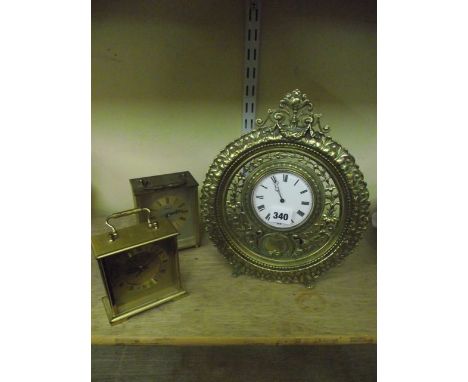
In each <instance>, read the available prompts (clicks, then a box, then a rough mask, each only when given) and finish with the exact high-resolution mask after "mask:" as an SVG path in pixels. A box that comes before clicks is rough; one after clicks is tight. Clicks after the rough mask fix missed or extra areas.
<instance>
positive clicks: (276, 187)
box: [273, 179, 284, 203]
mask: <svg viewBox="0 0 468 382" xmlns="http://www.w3.org/2000/svg"><path fill="white" fill-rule="evenodd" d="M273 184H274V186H275V191H276V192H277V193H278V195H279V197H280V202H281V203H284V198H283V196H282V195H281V191H280V189H279V182H278V180H276V179H274V180H273Z"/></svg>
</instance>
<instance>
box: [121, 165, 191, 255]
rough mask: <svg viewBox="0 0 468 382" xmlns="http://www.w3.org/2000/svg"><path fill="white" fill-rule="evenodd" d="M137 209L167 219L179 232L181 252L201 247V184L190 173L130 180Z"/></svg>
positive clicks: (184, 172)
mask: <svg viewBox="0 0 468 382" xmlns="http://www.w3.org/2000/svg"><path fill="white" fill-rule="evenodd" d="M130 185H131V187H132V193H133V200H134V204H135V207H140V208H141V207H146V208H149V209H150V210H151V213H152V216H153V217H154V218H155V219H159V218H163V217H166V218H168V219H169V220H170V221H171V223H172V224H173V225H174V227H175V228H176V229H177V231H178V232H179V236H178V238H177V240H178V245H179V249H184V248H190V247H194V246H197V247H198V246H199V245H200V219H199V213H198V183H197V182H196V180H195V179H194V178H193V176H192V174H190V172H188V171H183V172H176V173H172V174H164V175H155V176H148V177H143V178H135V179H130Z"/></svg>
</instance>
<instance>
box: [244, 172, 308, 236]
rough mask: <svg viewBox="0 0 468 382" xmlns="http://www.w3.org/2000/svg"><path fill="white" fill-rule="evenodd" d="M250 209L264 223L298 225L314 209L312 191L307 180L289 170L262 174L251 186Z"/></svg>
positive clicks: (274, 226) (270, 224)
mask: <svg viewBox="0 0 468 382" xmlns="http://www.w3.org/2000/svg"><path fill="white" fill-rule="evenodd" d="M251 201H252V207H253V208H252V209H253V210H254V211H255V213H256V215H257V216H258V218H259V219H260V220H261V221H262V222H263V223H264V224H266V225H268V226H270V227H272V228H277V229H288V228H293V227H296V226H299V225H301V224H302V223H304V222H305V221H306V220H307V218H308V217H309V216H310V214H311V212H312V210H313V208H314V194H313V191H312V188H311V187H310V185H309V184H308V183H307V181H306V180H305V179H304V178H302V177H301V176H299V175H296V174H293V173H290V172H274V173H270V174H268V175H265V176H264V177H263V178H261V179H260V180H259V181H258V182H257V183H256V184H255V186H254V188H253V192H252V197H251Z"/></svg>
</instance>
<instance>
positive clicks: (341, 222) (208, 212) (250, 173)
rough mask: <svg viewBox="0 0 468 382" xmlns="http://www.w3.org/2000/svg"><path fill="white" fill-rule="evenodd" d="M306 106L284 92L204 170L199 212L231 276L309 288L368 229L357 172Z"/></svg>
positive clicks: (300, 97) (296, 92) (301, 96)
mask: <svg viewBox="0 0 468 382" xmlns="http://www.w3.org/2000/svg"><path fill="white" fill-rule="evenodd" d="M312 108H313V107H312V103H311V102H310V101H309V100H308V99H307V97H306V95H305V94H303V93H301V92H300V91H299V90H294V91H293V92H291V93H289V94H287V95H286V96H285V97H284V98H283V99H282V100H281V101H280V104H279V108H278V109H275V110H269V111H268V117H267V119H266V120H264V121H263V120H261V119H258V120H257V125H258V128H257V129H255V130H253V131H252V132H250V133H248V134H245V135H243V136H242V137H240V138H239V139H237V140H235V141H234V142H232V143H230V144H229V145H228V146H227V147H226V148H225V149H224V150H223V151H221V153H220V154H219V155H218V156H217V157H216V159H215V160H214V162H213V164H212V165H211V167H210V168H209V171H208V173H207V175H206V179H205V182H204V184H203V188H202V197H201V211H202V215H203V219H204V222H205V226H206V228H207V231H208V233H209V236H210V238H211V240H212V241H213V242H214V243H215V245H216V246H217V247H218V249H219V250H220V252H221V253H222V254H223V255H224V256H225V257H226V258H227V260H228V261H229V262H230V263H231V264H232V266H233V273H234V274H235V275H240V274H248V275H252V276H256V277H259V278H261V279H266V280H273V281H279V282H296V283H303V284H305V285H306V286H311V285H312V284H313V281H314V280H315V279H316V278H317V277H318V276H319V275H320V274H322V273H323V272H324V271H326V270H327V269H329V268H330V267H331V266H333V265H336V264H338V263H339V262H340V261H341V260H342V259H343V258H344V257H345V256H346V255H348V254H349V253H350V252H351V250H352V249H353V248H354V247H355V246H356V244H357V242H358V241H359V239H360V237H361V235H362V232H363V231H364V229H365V228H366V226H367V222H368V209H369V201H368V197H369V193H368V190H367V186H366V183H365V182H364V178H363V175H362V173H361V171H360V170H359V167H358V166H357V164H356V162H355V159H354V158H353V157H352V156H351V154H350V153H349V152H348V151H347V150H346V149H345V148H344V147H343V146H341V145H340V144H339V143H337V142H336V141H334V140H333V139H332V138H331V137H329V135H328V133H329V128H328V126H322V124H321V122H320V117H321V115H320V114H316V113H313V112H312Z"/></svg>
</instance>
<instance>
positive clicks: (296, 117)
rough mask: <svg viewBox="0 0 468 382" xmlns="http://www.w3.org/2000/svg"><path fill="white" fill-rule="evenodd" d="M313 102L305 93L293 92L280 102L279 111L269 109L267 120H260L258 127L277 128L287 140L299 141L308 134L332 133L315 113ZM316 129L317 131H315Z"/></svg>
mask: <svg viewBox="0 0 468 382" xmlns="http://www.w3.org/2000/svg"><path fill="white" fill-rule="evenodd" d="M312 110H313V105H312V102H310V101H309V99H308V98H307V95H306V94H305V93H301V91H300V90H298V89H296V90H293V91H292V92H291V93H288V94H286V96H285V97H284V98H283V99H282V100H281V101H280V103H279V108H278V109H268V116H267V118H266V119H265V120H262V119H261V118H258V119H257V121H256V123H257V126H258V127H264V126H268V122H270V125H269V126H270V127H277V128H278V129H279V131H280V133H281V134H282V135H283V136H284V137H285V138H292V139H299V138H301V137H303V136H304V135H306V134H312V133H313V132H320V133H322V134H327V133H328V132H329V131H330V127H329V126H328V125H325V126H322V124H321V122H320V118H321V117H322V115H321V114H318V113H313V112H312ZM314 128H315V129H314Z"/></svg>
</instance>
